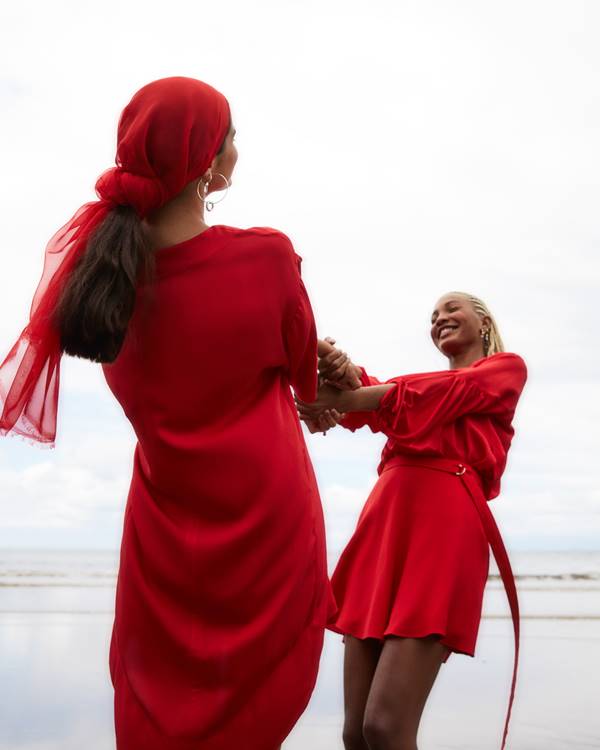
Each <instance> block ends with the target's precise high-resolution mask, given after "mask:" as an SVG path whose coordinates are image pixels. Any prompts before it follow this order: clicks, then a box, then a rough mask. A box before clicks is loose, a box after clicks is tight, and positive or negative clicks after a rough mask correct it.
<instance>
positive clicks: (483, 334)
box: [480, 328, 490, 357]
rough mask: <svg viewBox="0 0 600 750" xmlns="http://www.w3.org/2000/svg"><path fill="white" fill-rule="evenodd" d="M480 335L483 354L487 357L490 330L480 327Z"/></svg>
mask: <svg viewBox="0 0 600 750" xmlns="http://www.w3.org/2000/svg"><path fill="white" fill-rule="evenodd" d="M480 335H481V338H482V339H483V356H484V357H487V355H488V352H489V350H490V332H489V331H488V330H487V328H486V329H485V330H484V329H483V328H482V329H481V333H480Z"/></svg>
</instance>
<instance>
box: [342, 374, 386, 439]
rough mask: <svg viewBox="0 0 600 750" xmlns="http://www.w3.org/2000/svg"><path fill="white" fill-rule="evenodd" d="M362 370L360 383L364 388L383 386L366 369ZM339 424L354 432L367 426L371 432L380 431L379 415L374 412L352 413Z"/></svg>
mask: <svg viewBox="0 0 600 750" xmlns="http://www.w3.org/2000/svg"><path fill="white" fill-rule="evenodd" d="M359 366H360V365H359ZM360 370H361V375H360V382H361V383H362V385H363V386H370V385H381V384H382V381H381V380H378V379H377V378H375V377H373V376H372V375H369V374H368V373H367V371H366V370H365V368H364V367H362V366H360ZM338 424H339V425H341V426H342V427H345V428H346V429H347V430H351V431H352V432H354V431H355V430H359V429H360V428H361V427H365V426H368V427H369V428H370V429H371V432H379V431H380V430H379V427H378V424H377V415H376V414H375V412H374V411H350V412H348V413H347V415H346V417H345V418H344V419H342V420H341V421H340V422H338Z"/></svg>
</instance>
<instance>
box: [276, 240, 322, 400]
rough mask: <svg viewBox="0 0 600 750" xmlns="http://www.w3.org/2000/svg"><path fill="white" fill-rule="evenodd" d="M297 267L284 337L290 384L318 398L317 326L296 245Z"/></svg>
mask: <svg viewBox="0 0 600 750" xmlns="http://www.w3.org/2000/svg"><path fill="white" fill-rule="evenodd" d="M290 250H291V253H292V255H293V262H294V266H295V272H294V282H293V287H294V288H293V290H292V293H291V295H290V299H289V302H288V305H287V310H286V314H285V316H284V321H283V340H284V344H285V351H286V357H287V376H288V379H289V381H290V385H291V386H292V388H293V389H294V391H295V392H296V393H297V394H298V396H299V397H300V398H301V399H302V401H306V402H310V401H314V400H315V398H316V397H317V379H318V374H317V327H316V324H315V318H314V314H313V310H312V307H311V304H310V300H309V298H308V293H307V291H306V287H305V286H304V282H303V281H302V275H301V270H300V267H301V264H302V258H301V256H300V255H298V254H297V253H296V252H295V251H294V250H293V249H292V248H291V243H290Z"/></svg>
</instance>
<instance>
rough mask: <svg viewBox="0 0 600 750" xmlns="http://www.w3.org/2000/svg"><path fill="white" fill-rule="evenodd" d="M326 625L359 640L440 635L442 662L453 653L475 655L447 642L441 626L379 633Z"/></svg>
mask: <svg viewBox="0 0 600 750" xmlns="http://www.w3.org/2000/svg"><path fill="white" fill-rule="evenodd" d="M326 627H327V630H331V631H332V632H333V633H338V634H339V635H343V636H346V635H351V636H352V637H353V638H359V639H360V640H365V639H366V638H374V639H375V640H377V641H383V640H385V638H386V637H387V636H390V635H391V636H397V637H398V638H426V637H427V636H428V635H439V636H441V637H440V643H441V644H442V645H443V646H445V647H446V648H447V649H448V654H447V655H446V657H445V658H444V659H443V662H446V661H447V660H448V658H449V656H450V655H451V654H453V653H455V654H461V655H462V656H470V657H471V658H474V657H475V650H474V649H473V650H472V651H470V650H468V649H465V648H460V647H459V646H458V645H456V644H454V645H453V644H452V643H451V642H449V641H448V639H447V638H446V633H445V632H444V631H443V630H442V629H441V628H425V629H423V630H419V631H410V632H409V631H406V630H404V631H402V632H401V631H400V630H398V629H393V630H390V629H386V630H384V631H383V633H381V634H379V633H375V632H374V631H369V630H367V631H360V633H359V632H357V630H355V629H350V628H343V629H342V627H343V626H340V627H338V626H336V625H332V624H328V625H327V626H326ZM352 631H354V632H352Z"/></svg>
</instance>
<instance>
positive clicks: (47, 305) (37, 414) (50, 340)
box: [0, 200, 112, 448]
mask: <svg viewBox="0 0 600 750" xmlns="http://www.w3.org/2000/svg"><path fill="white" fill-rule="evenodd" d="M111 208H112V205H111V203H110V202H109V201H104V200H100V201H93V202H91V203H86V204H85V205H84V206H81V208H79V209H78V211H77V212H76V213H75V215H74V216H73V217H72V218H71V219H70V220H69V221H68V222H67V223H66V224H65V225H64V226H63V227H61V229H59V230H58V232H56V234H54V236H53V237H52V238H51V239H50V241H49V242H48V244H47V246H46V251H45V256H44V270H43V272H42V277H41V279H40V282H39V284H38V286H37V289H36V291H35V294H34V297H33V302H32V304H31V310H30V313H29V323H28V324H27V326H26V327H25V328H24V329H23V331H22V332H21V335H20V336H19V338H18V339H17V341H16V342H15V343H14V345H13V346H12V348H11V350H10V351H9V353H8V354H7V356H6V358H5V359H4V361H3V362H2V364H0V435H18V436H20V437H22V438H24V439H26V440H28V441H30V442H33V443H36V444H38V443H39V444H43V445H45V446H46V447H48V448H53V447H54V441H55V437H56V416H57V409H58V393H59V382H60V360H61V355H62V350H61V346H60V335H59V332H58V330H57V328H56V326H55V324H54V321H53V314H54V310H55V308H56V304H57V302H58V300H59V297H60V293H61V290H62V288H63V284H64V282H65V280H66V278H67V277H68V275H69V274H70V272H71V270H72V269H73V268H74V266H75V264H76V263H77V261H78V259H79V258H80V257H81V255H82V253H83V252H84V251H85V248H86V245H87V241H88V238H89V236H90V234H91V233H92V232H93V231H94V229H95V228H96V227H97V226H98V225H99V224H100V223H101V222H102V221H103V220H104V219H105V217H106V216H107V214H108V212H109V211H110V210H111Z"/></svg>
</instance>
